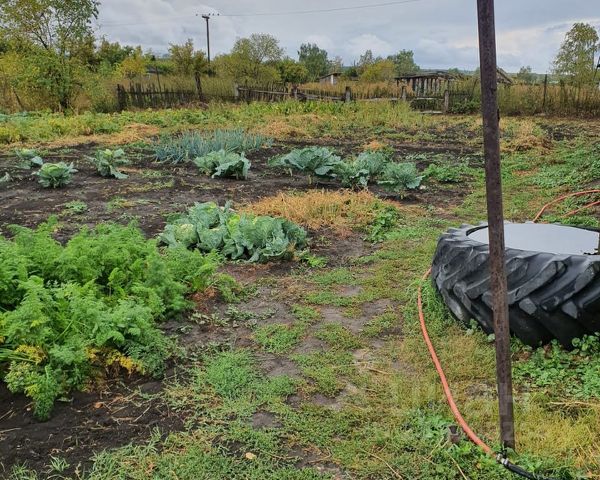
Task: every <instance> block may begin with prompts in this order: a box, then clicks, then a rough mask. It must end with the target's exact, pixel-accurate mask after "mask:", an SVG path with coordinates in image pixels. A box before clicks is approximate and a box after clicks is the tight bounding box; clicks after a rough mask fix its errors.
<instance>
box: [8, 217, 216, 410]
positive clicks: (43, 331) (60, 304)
mask: <svg viewBox="0 0 600 480" xmlns="http://www.w3.org/2000/svg"><path fill="white" fill-rule="evenodd" d="M54 226H55V222H54V221H51V222H49V223H47V224H44V225H42V226H40V227H39V228H38V229H36V230H30V229H27V228H23V227H14V229H13V230H14V233H15V235H14V238H13V239H12V240H7V239H5V238H2V237H0V312H1V313H0V372H2V373H1V375H2V377H3V379H4V381H5V382H6V384H7V386H8V388H9V389H10V391H12V392H14V393H17V392H22V393H24V394H25V395H27V396H28V397H30V398H31V399H32V400H33V404H34V413H35V415H36V416H37V417H38V418H41V419H44V418H47V417H48V416H49V415H50V413H51V410H52V405H53V403H54V401H55V399H56V398H57V397H59V396H61V395H65V394H67V393H68V392H69V391H71V390H73V389H79V388H83V387H84V386H85V385H86V384H87V383H89V382H90V381H91V380H92V379H94V378H96V377H97V376H98V375H101V374H103V373H104V374H105V373H107V372H111V371H113V372H118V371H119V370H121V369H124V370H126V371H127V372H129V373H131V372H140V373H144V374H159V373H160V372H161V370H162V368H163V365H164V360H165V359H166V358H167V357H168V356H169V355H170V353H171V351H172V345H171V342H170V341H169V340H168V339H167V338H166V337H165V336H164V334H163V333H162V332H161V331H160V330H159V329H158V328H157V326H156V320H158V319H161V318H167V317H170V316H172V315H174V314H175V313H177V312H180V311H182V310H183V309H185V308H186V307H187V305H188V303H187V301H186V299H185V294H186V293H187V292H189V291H191V290H193V289H198V288H202V287H204V286H205V285H206V284H207V282H208V281H209V279H210V276H211V275H212V273H213V271H214V270H215V268H216V265H217V260H216V257H215V256H214V255H209V256H203V255H201V254H200V253H199V252H197V251H195V252H192V251H188V250H186V249H184V248H178V249H177V248H174V249H170V250H169V251H168V252H166V254H165V255H161V254H160V252H159V250H158V248H157V245H156V241H154V240H146V239H145V238H144V236H143V234H142V232H141V231H140V230H139V229H137V228H135V227H133V226H129V227H124V226H118V225H109V224H101V225H98V226H97V227H96V228H95V229H93V230H90V229H82V230H81V231H80V232H79V233H78V234H76V235H75V236H74V237H73V238H71V240H69V241H68V242H67V244H66V245H65V246H62V245H61V244H59V243H58V242H56V241H55V240H54V239H53V238H52V236H51V232H52V231H53V229H54Z"/></svg>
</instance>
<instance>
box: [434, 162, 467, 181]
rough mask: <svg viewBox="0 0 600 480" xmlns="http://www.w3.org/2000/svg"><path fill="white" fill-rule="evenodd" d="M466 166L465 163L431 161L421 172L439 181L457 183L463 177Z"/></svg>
mask: <svg viewBox="0 0 600 480" xmlns="http://www.w3.org/2000/svg"><path fill="white" fill-rule="evenodd" d="M467 168H468V167H467V166H466V165H451V164H440V163H431V164H430V165H428V166H427V168H426V169H425V171H424V172H423V176H424V177H425V178H433V179H434V180H436V181H438V182H441V183H457V182H460V181H461V180H463V179H464V173H465V171H466V170H467Z"/></svg>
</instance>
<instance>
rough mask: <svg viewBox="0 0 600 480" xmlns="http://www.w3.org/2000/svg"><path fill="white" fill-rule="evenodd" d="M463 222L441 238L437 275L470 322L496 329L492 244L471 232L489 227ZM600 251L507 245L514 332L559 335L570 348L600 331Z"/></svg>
mask: <svg viewBox="0 0 600 480" xmlns="http://www.w3.org/2000/svg"><path fill="white" fill-rule="evenodd" d="M486 226H487V225H486V224H481V225H479V226H473V225H462V226H461V227H460V228H452V229H450V230H448V232H446V233H445V234H443V235H442V236H441V237H440V240H439V242H438V246H437V250H436V252H435V257H434V259H433V265H432V271H431V272H432V280H433V283H434V285H435V287H436V289H437V290H438V292H439V293H440V294H441V295H442V297H443V299H444V301H445V303H446V305H447V306H448V307H449V309H450V311H451V312H452V314H453V315H454V316H455V317H456V318H457V319H458V320H460V321H462V322H464V323H465V324H467V325H469V324H470V321H471V319H474V320H476V321H477V322H478V323H479V324H480V325H481V327H482V328H483V330H484V331H485V332H487V333H493V332H494V328H493V320H492V310H491V293H490V285H489V282H490V277H489V266H488V259H489V246H488V245H487V244H485V243H481V242H478V241H475V240H472V239H471V238H470V237H469V236H468V235H469V234H470V233H472V232H473V231H474V230H477V229H480V228H485V227H486ZM599 272H600V255H557V254H553V253H546V252H532V251H525V250H517V249H511V248H508V249H506V273H507V280H508V305H509V316H510V329H511V333H512V334H514V335H515V336H517V337H518V338H519V339H521V341H523V342H524V343H525V344H527V345H531V346H538V345H542V344H546V343H548V342H549V341H550V340H552V339H553V338H556V339H558V341H559V342H560V343H561V344H562V345H563V346H564V347H566V348H573V345H572V340H573V339H574V338H581V337H582V336H583V335H585V334H593V333H596V332H599V331H600V273H599Z"/></svg>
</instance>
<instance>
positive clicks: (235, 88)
mask: <svg viewBox="0 0 600 480" xmlns="http://www.w3.org/2000/svg"><path fill="white" fill-rule="evenodd" d="M233 99H234V100H235V101H236V102H237V101H239V99H240V87H239V85H238V84H237V83H234V84H233Z"/></svg>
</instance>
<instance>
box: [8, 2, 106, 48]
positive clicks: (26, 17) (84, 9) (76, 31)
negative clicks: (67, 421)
mask: <svg viewBox="0 0 600 480" xmlns="http://www.w3.org/2000/svg"><path fill="white" fill-rule="evenodd" d="M98 5H99V1H98V0H0V30H1V31H3V32H4V35H5V36H6V37H7V38H9V39H15V40H18V41H20V42H22V43H23V44H31V45H32V46H38V47H42V48H43V49H45V50H48V51H52V52H54V53H56V54H57V55H59V56H67V55H68V54H70V53H71V52H72V51H73V50H74V49H76V48H77V47H78V46H79V45H80V44H81V43H82V42H85V41H86V40H88V39H89V38H90V37H91V36H92V20H93V19H95V18H97V17H98Z"/></svg>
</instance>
